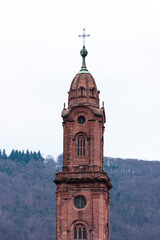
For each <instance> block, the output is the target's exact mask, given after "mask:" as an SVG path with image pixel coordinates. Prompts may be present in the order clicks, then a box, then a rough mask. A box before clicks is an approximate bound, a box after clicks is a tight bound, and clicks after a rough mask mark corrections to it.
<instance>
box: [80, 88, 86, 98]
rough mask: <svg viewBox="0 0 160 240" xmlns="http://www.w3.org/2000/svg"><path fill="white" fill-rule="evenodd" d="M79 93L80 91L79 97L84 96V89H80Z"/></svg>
mask: <svg viewBox="0 0 160 240" xmlns="http://www.w3.org/2000/svg"><path fill="white" fill-rule="evenodd" d="M79 91H80V95H81V96H84V92H85V88H84V87H80V88H79Z"/></svg>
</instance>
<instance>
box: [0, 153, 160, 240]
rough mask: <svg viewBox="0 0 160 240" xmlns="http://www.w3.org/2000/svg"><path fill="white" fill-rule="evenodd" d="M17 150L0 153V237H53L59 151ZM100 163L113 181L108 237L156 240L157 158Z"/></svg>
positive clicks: (159, 212)
mask: <svg viewBox="0 0 160 240" xmlns="http://www.w3.org/2000/svg"><path fill="white" fill-rule="evenodd" d="M16 153H17V154H15V151H14V152H12V158H11V156H7V155H4V152H1V156H0V240H51V239H52V240H55V239H56V237H55V235H56V233H55V230H56V201H55V191H56V186H55V184H54V183H53V179H54V175H55V172H57V171H60V170H61V166H62V155H60V156H59V157H58V159H57V161H55V160H54V159H53V158H48V159H45V160H44V159H43V158H42V156H41V154H40V152H39V153H32V154H31V153H29V152H26V153H24V152H23V154H22V155H21V154H20V153H19V155H18V151H17V152H16ZM25 154H27V156H26V155H25ZM20 155H21V158H20ZM4 156H5V157H4ZM18 156H19V157H18ZM22 156H23V157H22ZM104 163H105V164H104V166H105V170H106V171H107V173H108V175H109V177H110V178H111V182H112V185H113V189H112V190H111V206H110V240H159V239H160V237H159V236H160V162H157V161H152V162H148V161H140V160H136V159H125V160H124V159H113V158H106V157H105V158H104Z"/></svg>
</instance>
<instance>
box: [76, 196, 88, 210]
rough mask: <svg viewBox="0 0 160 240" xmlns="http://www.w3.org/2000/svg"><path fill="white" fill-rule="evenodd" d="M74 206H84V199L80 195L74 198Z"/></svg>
mask: <svg viewBox="0 0 160 240" xmlns="http://www.w3.org/2000/svg"><path fill="white" fill-rule="evenodd" d="M74 206H75V207H76V208H79V209H80V208H84V207H85V206H86V199H85V198H84V197H82V196H78V197H76V198H75V200H74Z"/></svg>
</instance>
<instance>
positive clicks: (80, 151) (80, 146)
mask: <svg viewBox="0 0 160 240" xmlns="http://www.w3.org/2000/svg"><path fill="white" fill-rule="evenodd" d="M77 155H78V156H85V136H84V135H79V136H78V139H77Z"/></svg>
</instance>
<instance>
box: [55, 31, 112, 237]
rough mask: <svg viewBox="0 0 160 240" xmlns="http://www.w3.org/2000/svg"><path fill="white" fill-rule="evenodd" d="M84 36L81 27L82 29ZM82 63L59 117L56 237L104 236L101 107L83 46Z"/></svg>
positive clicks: (107, 183)
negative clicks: (60, 159) (60, 147)
mask: <svg viewBox="0 0 160 240" xmlns="http://www.w3.org/2000/svg"><path fill="white" fill-rule="evenodd" d="M82 36H83V38H84V39H85V37H86V36H88V35H86V34H85V31H84V33H83V35H82ZM80 54H81V56H82V67H81V70H80V72H79V73H78V74H77V75H76V76H75V77H74V79H73V80H72V82H71V86H70V90H69V92H68V108H65V106H64V109H63V111H62V118H63V169H62V172H59V173H57V174H56V178H55V183H56V184H57V192H56V199H57V231H56V234H57V236H56V239H57V240H109V203H110V197H109V190H110V189H111V188H112V186H111V183H110V179H109V177H108V175H107V173H106V172H104V170H103V139H104V138H103V135H104V124H105V110H104V106H102V107H101V108H100V107H99V94H100V91H98V90H97V86H96V83H95V80H94V78H93V77H92V75H91V74H90V73H89V72H88V70H87V67H86V63H85V57H86V56H87V54H88V52H87V50H86V48H85V44H83V49H82V50H81V52H80Z"/></svg>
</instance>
